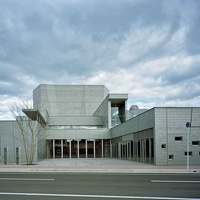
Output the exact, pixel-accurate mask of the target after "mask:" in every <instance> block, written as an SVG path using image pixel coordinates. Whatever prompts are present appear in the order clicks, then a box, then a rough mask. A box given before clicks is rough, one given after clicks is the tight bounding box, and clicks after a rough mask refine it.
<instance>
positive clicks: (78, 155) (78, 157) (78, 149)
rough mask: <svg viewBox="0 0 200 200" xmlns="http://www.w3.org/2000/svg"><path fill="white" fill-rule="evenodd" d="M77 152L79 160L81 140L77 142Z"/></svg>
mask: <svg viewBox="0 0 200 200" xmlns="http://www.w3.org/2000/svg"><path fill="white" fill-rule="evenodd" d="M77 151H78V152H77V154H78V155H77V156H78V158H79V140H77Z"/></svg>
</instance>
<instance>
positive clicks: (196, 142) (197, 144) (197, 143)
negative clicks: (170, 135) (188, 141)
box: [192, 141, 200, 146]
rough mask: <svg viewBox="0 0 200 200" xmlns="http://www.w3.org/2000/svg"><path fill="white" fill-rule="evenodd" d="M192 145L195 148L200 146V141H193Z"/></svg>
mask: <svg viewBox="0 0 200 200" xmlns="http://www.w3.org/2000/svg"><path fill="white" fill-rule="evenodd" d="M192 145H193V146H199V145H200V142H199V141H192Z"/></svg>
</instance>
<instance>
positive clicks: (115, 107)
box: [0, 84, 200, 165]
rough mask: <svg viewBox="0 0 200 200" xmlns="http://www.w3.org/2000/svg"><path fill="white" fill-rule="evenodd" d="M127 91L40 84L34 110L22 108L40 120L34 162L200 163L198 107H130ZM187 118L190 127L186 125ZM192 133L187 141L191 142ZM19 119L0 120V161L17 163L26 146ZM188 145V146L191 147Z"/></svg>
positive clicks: (199, 116) (199, 117) (37, 120)
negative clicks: (146, 108) (115, 92)
mask: <svg viewBox="0 0 200 200" xmlns="http://www.w3.org/2000/svg"><path fill="white" fill-rule="evenodd" d="M127 100H128V94H110V93H109V91H108V89H107V88H106V87H105V86H102V85H46V84H42V85H39V86H38V87H37V88H36V89H35V90H34V91H33V109H23V112H24V113H25V114H26V115H27V117H29V118H30V119H32V120H33V121H35V122H36V123H39V124H41V126H42V131H41V132H40V134H39V135H38V136H37V146H36V152H35V157H34V161H38V160H42V159H46V158H52V159H55V158H57V159H70V158H117V159H126V160H133V161H138V162H144V163H151V164H155V165H185V164H186V160H187V159H186V157H187V148H188V147H189V155H190V164H193V165H199V164H200V108H199V107H155V108H152V109H150V110H144V109H143V110H141V109H139V108H138V107H137V106H136V105H134V106H131V108H130V110H128V108H127ZM186 122H190V123H191V127H189V128H186ZM188 133H189V140H188V137H187V136H188ZM19 137H20V134H19V131H18V127H17V124H16V122H15V121H0V149H1V151H0V159H1V162H5V156H4V150H5V147H8V152H9V156H8V159H9V160H8V162H16V148H17V147H21V151H22V156H21V159H22V162H24V161H25V155H24V151H23V145H22V143H20V140H19ZM187 144H189V146H188V145H187Z"/></svg>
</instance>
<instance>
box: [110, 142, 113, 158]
mask: <svg viewBox="0 0 200 200" xmlns="http://www.w3.org/2000/svg"><path fill="white" fill-rule="evenodd" d="M112 151H113V149H112V143H111V140H110V158H112Z"/></svg>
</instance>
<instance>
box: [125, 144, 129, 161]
mask: <svg viewBox="0 0 200 200" xmlns="http://www.w3.org/2000/svg"><path fill="white" fill-rule="evenodd" d="M128 147H129V144H128V142H127V143H126V159H127V160H129V148H128Z"/></svg>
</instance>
